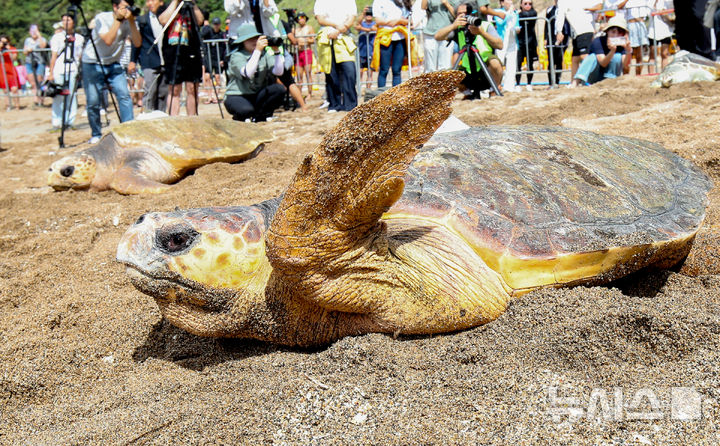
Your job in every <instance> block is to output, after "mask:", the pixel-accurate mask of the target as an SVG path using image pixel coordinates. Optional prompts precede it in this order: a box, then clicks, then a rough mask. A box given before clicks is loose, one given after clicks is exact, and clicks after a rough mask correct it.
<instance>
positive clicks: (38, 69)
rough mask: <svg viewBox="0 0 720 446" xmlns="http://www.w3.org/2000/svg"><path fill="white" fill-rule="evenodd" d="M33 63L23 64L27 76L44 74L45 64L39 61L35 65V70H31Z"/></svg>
mask: <svg viewBox="0 0 720 446" xmlns="http://www.w3.org/2000/svg"><path fill="white" fill-rule="evenodd" d="M32 67H33V64H30V63H26V64H25V70H26V71H27V75H28V76H32V75H33V74H35V75H36V76H45V64H44V63H39V64H37V65H35V71H34V72H33V68H32Z"/></svg>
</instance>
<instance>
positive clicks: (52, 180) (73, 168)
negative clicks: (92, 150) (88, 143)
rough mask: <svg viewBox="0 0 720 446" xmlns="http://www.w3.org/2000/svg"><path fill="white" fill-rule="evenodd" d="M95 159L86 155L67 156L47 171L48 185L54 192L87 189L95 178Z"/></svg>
mask: <svg viewBox="0 0 720 446" xmlns="http://www.w3.org/2000/svg"><path fill="white" fill-rule="evenodd" d="M95 169H96V162H95V158H94V157H93V156H92V155H90V154H87V153H82V152H81V153H76V154H73V155H68V156H66V157H65V158H62V159H60V160H58V161H55V162H54V163H52V165H51V166H50V169H48V185H49V186H52V188H53V189H55V190H67V189H87V188H89V187H90V184H91V183H92V181H93V178H95Z"/></svg>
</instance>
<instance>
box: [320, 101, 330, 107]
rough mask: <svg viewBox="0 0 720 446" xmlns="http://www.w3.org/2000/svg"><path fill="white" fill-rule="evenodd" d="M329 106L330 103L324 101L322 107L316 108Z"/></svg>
mask: <svg viewBox="0 0 720 446" xmlns="http://www.w3.org/2000/svg"><path fill="white" fill-rule="evenodd" d="M329 105H330V103H329V102H328V101H325V102H323V103H322V105H321V106H320V107H318V108H327V107H328V106H329Z"/></svg>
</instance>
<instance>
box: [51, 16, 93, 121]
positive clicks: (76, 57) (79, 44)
mask: <svg viewBox="0 0 720 446" xmlns="http://www.w3.org/2000/svg"><path fill="white" fill-rule="evenodd" d="M66 34H67V35H70V36H72V40H71V42H73V43H71V45H73V48H72V55H73V57H72V58H70V55H69V54H65V38H66ZM84 43H85V38H84V37H83V36H82V34H79V33H76V32H75V20H74V18H73V17H72V16H71V15H69V14H67V13H66V14H63V15H62V28H61V31H60V32H57V33H55V34H54V35H53V36H52V38H51V39H50V50H51V53H50V74H48V80H49V81H51V82H54V83H55V84H58V85H62V86H67V89H68V91H69V92H70V97H69V98H68V99H67V101H68V102H67V112H66V114H65V127H66V128H73V127H74V126H75V116H76V114H77V94H72V93H73V92H74V91H75V82H76V81H77V75H78V66H79V64H80V57H81V56H82V48H83V44H84ZM68 49H70V47H68ZM65 104H66V102H65V96H64V95H56V96H55V97H54V98H53V102H52V118H51V122H52V131H58V130H60V128H61V127H62V122H63V117H62V113H63V109H64V108H65V107H66V105H65Z"/></svg>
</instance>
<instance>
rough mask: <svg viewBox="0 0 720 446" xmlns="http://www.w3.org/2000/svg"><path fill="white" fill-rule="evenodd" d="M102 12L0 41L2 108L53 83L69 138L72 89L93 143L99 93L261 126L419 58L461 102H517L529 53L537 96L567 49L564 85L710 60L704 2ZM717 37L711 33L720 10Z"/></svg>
mask: <svg viewBox="0 0 720 446" xmlns="http://www.w3.org/2000/svg"><path fill="white" fill-rule="evenodd" d="M111 3H112V10H111V11H107V12H102V13H99V14H97V15H96V16H95V18H94V19H93V21H92V23H91V31H90V34H88V35H87V37H84V36H83V35H81V34H79V33H78V32H77V31H76V23H75V17H74V15H73V14H71V13H66V14H63V16H62V17H61V20H60V22H58V23H57V24H56V25H55V26H54V28H55V34H54V35H53V36H52V37H51V38H50V39H49V41H48V40H46V39H45V38H44V37H43V36H42V35H41V33H40V31H39V29H38V27H37V26H36V25H33V26H31V27H30V29H29V33H28V37H27V38H26V39H25V42H24V45H23V49H22V52H21V51H19V50H17V49H16V48H15V47H13V46H12V45H11V43H10V41H9V39H8V37H7V36H0V45H1V46H0V50H1V51H2V59H1V61H2V65H3V67H2V68H3V69H2V70H0V88H1V89H3V90H6V91H8V92H10V93H11V94H10V95H8V106H11V105H12V104H11V103H10V100H11V97H12V100H13V101H14V105H15V106H19V102H18V101H19V98H18V95H17V92H18V89H19V88H22V86H24V85H26V84H29V88H30V89H31V90H32V93H31V95H32V96H33V101H34V102H33V103H34V105H35V106H41V105H43V94H41V89H40V86H41V85H43V82H46V81H47V82H51V83H54V84H56V85H57V86H59V91H60V92H61V94H58V95H56V96H55V97H54V99H53V102H52V118H51V121H52V126H53V129H54V130H58V129H60V127H61V126H62V125H63V124H64V125H65V126H66V127H67V128H73V127H74V123H75V117H76V113H77V99H76V95H75V94H74V92H75V91H76V89H77V85H76V84H77V83H78V82H79V79H80V78H81V79H82V88H83V89H84V91H85V96H86V102H87V116H88V120H89V123H90V128H91V140H90V142H93V143H94V142H96V141H98V140H99V138H100V136H101V135H102V123H101V115H103V114H104V113H105V110H106V109H108V106H109V103H108V101H109V100H108V92H111V93H112V95H111V96H110V98H111V99H112V101H114V102H115V108H116V110H117V112H118V117H119V120H120V121H121V122H125V121H128V120H131V119H133V118H134V110H133V106H134V105H141V106H142V107H143V108H144V109H145V110H147V111H153V110H159V111H163V112H166V113H168V114H170V115H177V114H179V113H180V108H181V102H182V101H183V94H182V93H183V90H184V91H185V95H184V102H185V110H186V113H187V114H188V115H195V114H197V113H198V103H199V98H200V97H201V95H200V89H201V88H202V87H204V88H203V90H204V92H203V93H204V96H205V97H206V100H205V102H206V103H213V102H222V105H223V107H224V108H225V110H226V111H227V112H228V113H230V115H231V116H232V118H233V119H236V120H250V121H255V122H259V121H266V120H268V119H271V117H272V115H273V112H274V110H276V109H277V108H278V107H280V106H281V105H282V104H283V103H285V104H288V103H292V104H294V105H295V106H296V107H299V108H300V109H301V110H306V104H305V98H306V97H310V96H312V94H313V85H314V84H315V81H314V75H315V73H316V72H322V73H323V74H324V76H325V102H324V104H323V106H322V107H327V109H328V112H330V113H333V112H338V111H348V110H351V109H352V108H354V107H355V106H356V105H357V102H358V91H357V87H356V85H357V80H358V79H357V73H358V72H359V73H360V76H361V78H360V80H361V82H364V83H365V84H366V85H369V83H370V82H377V84H376V86H377V88H378V89H379V90H382V89H384V88H387V83H388V77H390V84H391V85H393V86H394V85H397V84H399V83H401V82H402V73H403V68H404V67H406V66H408V65H410V66H417V64H418V56H419V55H422V60H423V62H422V63H423V68H424V71H426V72H429V71H435V70H443V69H450V68H457V69H460V70H463V71H465V73H466V77H465V80H464V81H463V83H462V84H463V86H464V88H465V93H466V97H467V98H468V99H474V98H477V97H481V95H482V94H483V93H485V92H488V91H489V92H490V94H492V93H493V92H500V91H506V92H507V91H518V89H519V86H520V85H521V81H522V76H523V74H524V75H525V79H526V82H525V84H524V85H525V88H526V89H528V90H531V89H532V88H533V79H534V77H533V72H534V71H536V70H538V69H539V60H540V58H539V53H540V52H541V51H542V53H541V54H548V55H551V57H549V60H548V61H547V62H548V63H550V64H552V66H553V68H554V71H555V77H554V78H552V79H551V78H550V77H548V84H550V85H551V86H555V85H557V84H559V82H560V76H561V73H560V71H561V70H562V68H563V66H562V64H563V60H564V54H565V51H566V50H567V49H568V48H569V47H571V48H572V55H571V64H570V65H571V67H570V68H571V69H570V71H571V73H570V79H571V80H570V83H569V86H570V87H576V86H580V85H583V84H590V83H594V82H597V81H599V80H602V79H605V78H612V77H617V76H620V75H622V74H625V73H628V72H629V71H630V69H631V61H632V60H634V61H635V73H636V74H640V73H641V71H642V70H643V67H644V66H647V71H648V73H654V72H655V54H656V52H657V54H658V55H659V57H660V59H661V60H659V61H658V64H659V65H660V66H662V67H664V66H665V65H667V63H668V61H669V55H670V45H671V37H672V36H673V33H675V34H676V35H677V41H678V44H679V45H680V47H682V48H684V49H688V50H690V51H693V52H697V53H699V54H702V55H704V56H707V57H712V54H710V46H709V33H710V30H709V29H708V28H705V27H703V26H702V23H701V22H699V20H701V19H702V17H701V16H702V13H704V12H705V3H707V1H706V0H705V1H703V0H692V1H690V2H685V3H682V4H680V2H678V5H677V6H675V10H674V14H668V13H667V12H672V10H673V7H674V5H673V1H672V0H604V1H602V0H556V1H555V2H554V4H553V5H551V6H550V7H549V8H548V9H547V10H546V11H544V17H545V18H546V19H543V20H542V21H540V20H539V18H540V17H541V16H539V15H538V12H537V11H536V10H535V8H534V5H533V0H519V2H518V1H517V0H516V1H513V0H500V1H499V2H498V6H497V7H491V6H490V2H489V1H488V0H475V1H463V0H414V1H413V0H374V1H373V2H372V5H371V6H368V7H366V8H364V9H363V10H362V12H361V13H360V14H358V9H357V7H356V4H355V1H354V0H317V1H315V4H314V8H313V11H312V12H313V13H314V18H315V19H316V21H317V23H318V24H319V29H317V30H315V29H314V28H313V26H312V25H310V23H309V19H310V17H309V16H308V14H307V13H305V12H298V11H296V10H289V9H286V10H285V16H286V19H287V20H283V19H282V18H281V11H280V9H279V8H278V6H277V4H276V2H275V0H225V2H224V7H225V13H226V17H213V18H211V17H209V16H208V14H207V13H204V12H203V11H201V10H200V8H199V7H198V5H197V4H196V3H195V1H194V0H193V1H189V2H187V1H182V0H170V1H169V2H168V3H165V1H163V0H146V1H145V12H144V13H143V14H140V12H141V11H140V10H139V8H137V7H135V4H134V1H133V0H111ZM709 3H714V4H715V5H717V3H718V2H717V1H716V0H710V2H709ZM701 10H702V11H701ZM713 11H714V10H713ZM674 17H677V28H676V29H673V26H674V24H675V21H674V20H673V19H674ZM681 18H682V20H681ZM715 26H716V32H719V31H720V10H719V11H718V12H717V13H715ZM538 29H540V31H541V32H543V31H544V33H543V34H542V35H541V37H542V40H539V39H538V33H537V32H536V31H537V30H538ZM352 31H355V32H356V33H357V36H353V35H352ZM719 34H720V32H719ZM205 42H212V45H210V44H206V43H205ZM419 48H422V50H421V51H419ZM655 48H657V50H655ZM47 49H49V57H48V56H46V54H47V53H48V51H47ZM648 50H649V51H648ZM21 54H23V55H24V62H25V63H24V65H19V60H18V57H19V56H20V55H21ZM647 54H649V60H647V56H644V55H647ZM588 56H590V57H588ZM356 63H359V64H360V66H359V67H358V66H356ZM46 67H47V69H46ZM374 76H376V79H373V77H374ZM296 77H297V80H298V81H300V82H301V83H302V84H304V85H306V86H307V94H306V95H303V90H302V89H301V88H300V86H298V85H297V83H296ZM221 87H223V88H221ZM133 90H135V92H137V91H138V90H142V94H136V95H133ZM68 95H69V96H70V98H69V100H68V98H67V96H68ZM63 110H65V116H63Z"/></svg>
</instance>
